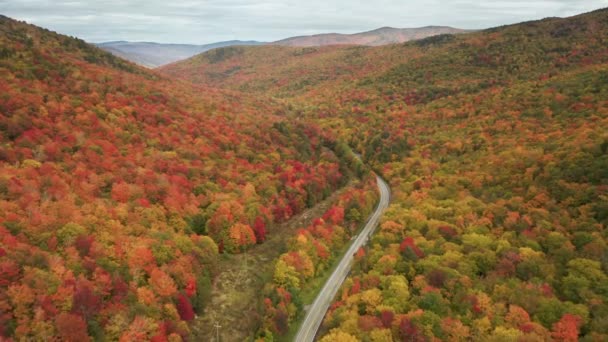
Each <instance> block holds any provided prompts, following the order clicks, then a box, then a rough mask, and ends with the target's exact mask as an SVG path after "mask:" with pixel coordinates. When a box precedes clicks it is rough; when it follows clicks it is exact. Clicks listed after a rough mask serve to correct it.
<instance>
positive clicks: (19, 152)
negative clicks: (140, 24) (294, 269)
mask: <svg viewBox="0 0 608 342" xmlns="http://www.w3.org/2000/svg"><path fill="white" fill-rule="evenodd" d="M0 79H1V82H0V90H1V91H0V339H3V338H4V337H14V338H15V339H16V340H51V339H53V338H58V339H60V340H72V341H85V340H88V339H90V338H94V339H101V340H118V339H121V340H128V341H133V340H146V339H152V338H153V339H156V340H159V341H160V340H165V339H166V338H167V336H169V337H170V339H173V340H175V339H176V338H178V337H181V338H183V339H187V338H188V337H189V327H188V325H187V324H186V322H188V321H190V320H192V319H193V318H194V314H195V312H199V313H200V312H202V310H203V308H204V306H205V303H206V302H207V298H206V296H207V295H208V292H209V289H210V282H211V279H212V278H213V276H214V274H215V273H216V271H217V269H216V266H215V265H216V263H217V258H218V253H224V252H228V253H238V252H241V251H244V250H246V249H247V248H248V247H250V246H252V245H254V244H256V243H258V244H259V243H263V242H264V240H265V238H266V228H267V227H268V225H272V224H274V223H276V222H282V221H285V220H288V219H289V218H290V217H291V216H292V215H294V214H296V213H298V212H300V211H302V210H303V209H305V208H307V207H309V206H311V205H313V204H315V203H316V202H318V201H319V200H321V199H323V198H325V197H326V196H328V195H329V194H331V193H332V192H333V191H334V190H335V189H337V188H338V187H340V186H342V185H343V184H345V183H346V181H347V177H345V176H343V175H342V172H344V171H345V169H344V166H343V165H341V164H340V163H339V161H338V159H337V158H336V156H335V155H334V154H333V152H332V151H331V150H329V149H327V148H325V147H324V146H323V141H322V139H321V138H320V136H319V134H318V132H316V131H315V130H314V128H310V127H307V126H303V125H298V124H290V123H285V122H282V120H283V119H282V113H281V106H278V105H276V104H273V103H271V102H268V101H261V100H258V99H256V98H253V97H247V96H244V95H241V94H236V93H233V92H228V91H218V90H214V89H210V88H207V87H198V86H196V87H194V86H191V85H190V84H187V83H185V82H179V81H175V80H169V79H167V78H165V77H164V76H160V75H158V74H156V73H154V72H149V71H147V70H145V69H142V68H140V67H138V66H135V65H134V64H130V63H128V62H125V61H123V60H120V59H118V58H116V57H114V56H112V55H110V54H109V53H106V52H104V51H102V50H99V49H97V48H95V47H93V46H90V45H88V44H86V43H85V42H83V41H81V40H78V39H75V38H70V37H66V36H61V35H58V34H55V33H52V32H50V31H47V30H44V29H40V28H37V27H35V26H31V25H27V24H24V23H20V22H16V21H13V20H11V19H8V18H6V17H1V18H0ZM171 336H172V337H171Z"/></svg>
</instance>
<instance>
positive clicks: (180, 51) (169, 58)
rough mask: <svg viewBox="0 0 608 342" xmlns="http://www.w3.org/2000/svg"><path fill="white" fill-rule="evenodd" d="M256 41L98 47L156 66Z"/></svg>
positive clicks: (121, 43) (138, 43)
mask: <svg viewBox="0 0 608 342" xmlns="http://www.w3.org/2000/svg"><path fill="white" fill-rule="evenodd" d="M261 44H265V43H262V42H256V41H241V40H231V41H226V42H219V43H213V44H207V45H190V44H160V43H150V42H125V41H117V42H106V43H100V44H97V46H98V47H100V48H102V49H104V50H106V51H108V52H110V53H112V54H114V55H116V56H118V57H121V58H124V59H127V60H130V61H131V62H134V63H137V64H139V65H142V66H145V67H148V68H156V67H158V66H161V65H165V64H169V63H173V62H177V61H179V60H182V59H186V58H189V57H192V56H194V55H197V54H199V53H202V52H205V51H208V50H212V49H216V48H221V47H226V46H233V45H261Z"/></svg>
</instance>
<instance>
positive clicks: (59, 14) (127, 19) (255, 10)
mask: <svg viewBox="0 0 608 342" xmlns="http://www.w3.org/2000/svg"><path fill="white" fill-rule="evenodd" d="M602 7H608V0H442V1H440V0H366V1H359V0H304V1H302V0H283V1H281V0H187V1H177V0H173V1H172V0H95V1H94V0H89V1H78V0H71V1H69V0H0V14H4V15H6V16H9V17H12V18H15V19H19V20H25V21H27V22H29V23H32V24H36V25H39V26H43V27H46V28H49V29H51V30H54V31H57V32H59V33H63V34H68V35H72V36H77V37H79V38H82V39H84V40H87V41H89V42H104V41H112V40H128V41H155V42H162V43H192V44H206V43H212V42H218V41H224V40H232V39H241V40H260V41H274V40H278V39H282V38H287V37H290V36H296V35H307V34H315V33H327V32H340V33H355V32H361V31H367V30H371V29H375V28H379V27H382V26H392V27H420V26H427V25H448V26H454V27H458V28H466V29H480V28H487V27H492V26H497V25H504V24H511V23H516V22H521V21H526V20H532V19H540V18H544V17H549V16H559V17H565V16H571V15H575V14H579V13H582V12H588V11H591V10H594V9H598V8H602Z"/></svg>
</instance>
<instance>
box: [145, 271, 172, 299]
mask: <svg viewBox="0 0 608 342" xmlns="http://www.w3.org/2000/svg"><path fill="white" fill-rule="evenodd" d="M149 282H150V285H151V286H152V289H153V290H154V292H156V293H157V294H158V295H159V296H161V297H172V296H173V295H174V294H175V293H176V292H177V287H176V286H175V282H174V281H173V279H172V278H171V277H170V276H169V275H167V274H166V273H165V272H163V271H162V270H160V269H158V268H155V269H153V270H152V272H151V273H150V280H149Z"/></svg>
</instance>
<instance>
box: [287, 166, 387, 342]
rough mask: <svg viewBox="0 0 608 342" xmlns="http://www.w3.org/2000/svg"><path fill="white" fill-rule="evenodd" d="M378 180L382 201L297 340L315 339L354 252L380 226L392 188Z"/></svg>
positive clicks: (313, 307)
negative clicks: (379, 222)
mask: <svg viewBox="0 0 608 342" xmlns="http://www.w3.org/2000/svg"><path fill="white" fill-rule="evenodd" d="M376 181H377V182H378V189H379V190H380V202H379V203H378V207H377V208H376V211H374V213H373V214H372V216H371V217H370V218H369V220H368V221H367V223H366V224H365V227H364V228H363V230H362V231H361V232H360V233H359V235H358V236H357V238H356V239H355V241H354V242H353V244H352V245H351V246H350V248H349V249H348V251H347V252H346V254H345V255H344V257H343V258H342V260H340V264H339V265H338V267H336V270H335V271H334V273H332V275H331V276H330V277H329V279H328V280H327V282H326V283H325V285H324V286H323V289H321V292H319V294H318V295H317V298H315V301H314V302H313V303H312V305H311V307H310V309H309V310H308V313H307V314H306V318H305V319H304V323H302V326H301V327H300V330H298V334H297V335H296V341H297V342H310V341H313V340H314V339H315V335H316V334H317V330H318V329H319V326H320V325H321V322H322V321H323V317H325V313H326V312H327V309H328V308H329V305H330V304H331V301H332V300H333V299H334V297H335V296H336V293H337V292H338V290H339V289H340V286H341V285H342V283H343V282H344V280H345V279H346V276H347V275H348V273H349V272H350V268H351V262H352V260H353V257H354V254H355V253H356V252H357V250H359V248H360V247H361V246H363V245H365V244H366V243H367V240H368V238H369V237H370V236H371V235H372V234H373V233H374V231H375V230H376V227H377V226H378V221H379V220H380V217H381V216H382V213H383V212H384V209H386V208H387V207H388V202H389V197H390V189H389V187H388V184H386V182H385V181H384V180H382V178H380V177H378V176H376Z"/></svg>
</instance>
